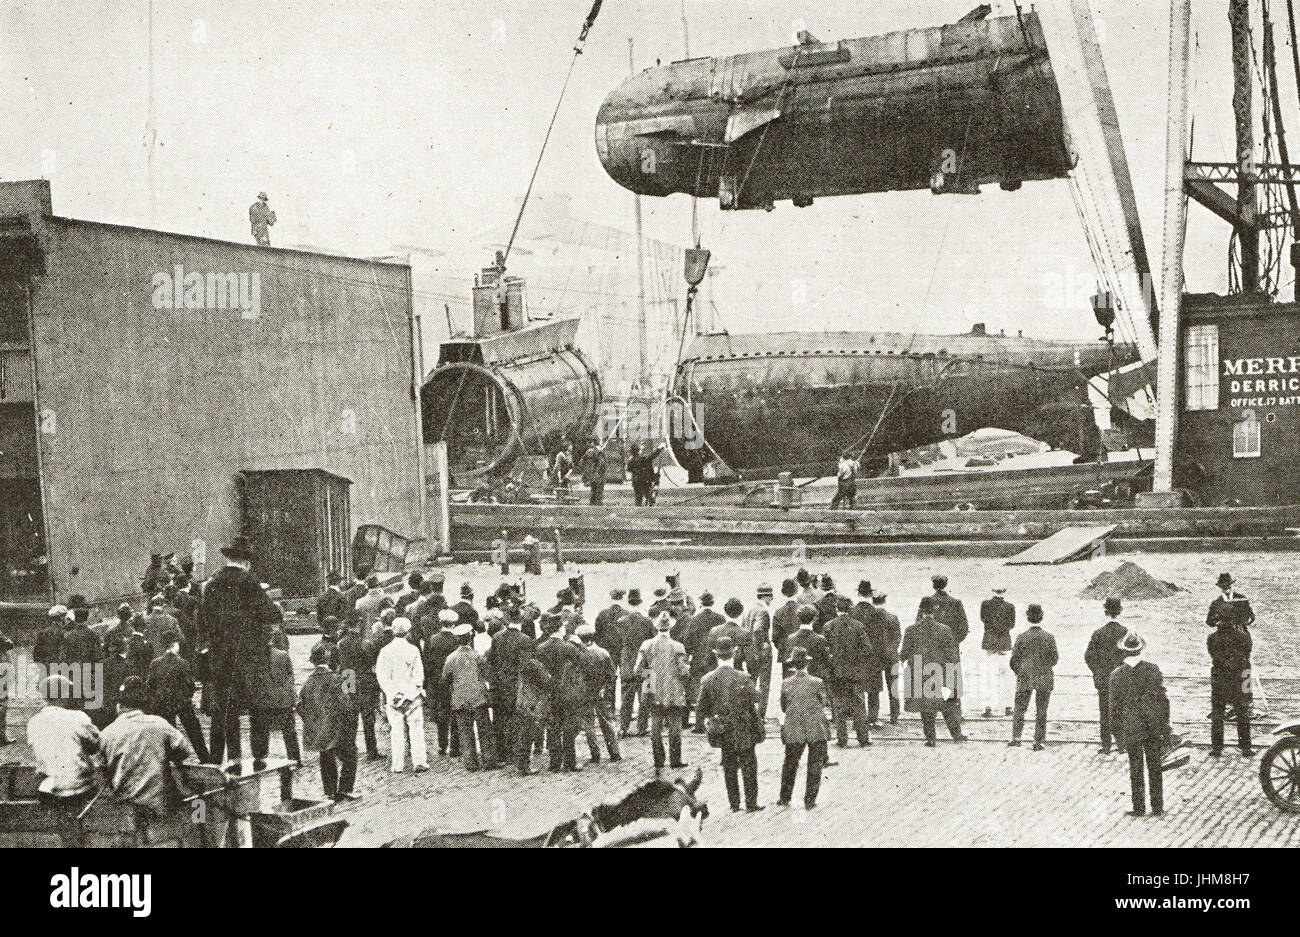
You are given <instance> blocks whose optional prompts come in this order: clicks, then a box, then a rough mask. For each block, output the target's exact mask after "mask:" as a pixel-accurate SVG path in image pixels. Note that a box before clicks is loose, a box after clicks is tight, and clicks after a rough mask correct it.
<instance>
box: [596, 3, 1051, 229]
mask: <svg viewBox="0 0 1300 937" xmlns="http://www.w3.org/2000/svg"><path fill="white" fill-rule="evenodd" d="M989 12H990V9H989V7H988V6H987V5H982V6H980V7H978V8H976V9H975V10H973V11H971V12H970V13H968V14H967V15H966V16H964V17H962V19H961V20H960V21H959V22H957V23H955V24H951V25H947V26H938V27H932V28H926V29H908V30H902V31H899V32H892V33H887V34H885V35H883V36H873V37H870V38H865V39H849V40H842V41H839V42H818V41H817V40H816V39H814V38H812V37H811V36H809V35H808V34H807V33H801V34H800V36H799V38H800V40H801V41H800V44H799V45H796V46H792V47H788V48H783V49H772V50H768V51H764V52H751V53H747V54H744V55H734V56H730V57H727V58H696V59H687V60H685V61H682V62H675V63H673V64H672V65H666V66H659V67H655V68H648V69H645V70H644V71H642V72H641V73H640V74H638V75H635V76H633V77H631V78H629V79H628V80H627V81H625V82H623V84H621V85H620V86H619V87H618V88H617V89H615V91H614V92H613V93H611V94H610V95H609V97H607V98H606V99H605V102H604V103H603V104H602V105H601V108H600V111H599V113H598V114H597V116H596V150H597V152H598V154H599V156H600V161H601V163H602V164H603V165H604V167H605V171H606V172H607V173H609V175H610V177H611V178H613V179H614V180H615V181H616V182H618V183H619V184H620V185H622V186H623V187H625V188H627V189H630V190H632V191H633V192H636V193H639V194H642V195H660V196H665V195H671V194H673V193H678V192H680V193H686V194H689V195H693V196H697V197H700V198H717V199H718V203H719V206H720V207H721V208H724V209H746V208H766V209H769V210H770V209H771V208H772V206H773V204H774V203H775V202H776V201H779V200H783V199H791V200H792V201H793V202H794V204H795V205H798V206H801V207H802V206H806V205H810V204H812V201H813V199H814V198H817V197H820V196H832V195H856V194H860V193H864V192H888V191H894V190H906V189H924V188H927V187H928V188H930V189H931V190H932V191H933V192H935V193H936V194H940V193H965V194H971V193H977V192H978V191H979V187H980V186H981V185H983V184H986V183H995V182H996V183H998V184H1000V185H1001V186H1002V187H1003V188H1004V189H1008V190H1014V189H1017V188H1019V187H1020V184H1021V183H1022V182H1024V181H1027V180H1040V179H1058V178H1063V177H1065V176H1066V174H1067V173H1068V172H1069V170H1070V169H1071V168H1072V167H1073V164H1074V157H1073V155H1072V154H1071V151H1070V147H1069V144H1068V142H1067V138H1066V132H1065V127H1064V123H1063V120H1062V114H1061V100H1060V94H1059V92H1058V90H1057V86H1056V80H1055V77H1054V75H1053V73H1052V67H1051V64H1050V63H1049V61H1048V54H1047V45H1046V42H1045V40H1044V37H1043V31H1042V27H1041V25H1040V24H1039V20H1038V16H1037V15H1036V14H1035V13H1032V12H1029V13H1019V14H1017V15H1015V16H1003V17H994V18H987V17H988V14H989Z"/></svg>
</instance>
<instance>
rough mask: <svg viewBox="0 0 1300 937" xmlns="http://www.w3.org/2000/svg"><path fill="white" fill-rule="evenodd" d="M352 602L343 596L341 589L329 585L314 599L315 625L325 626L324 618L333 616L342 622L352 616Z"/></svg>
mask: <svg viewBox="0 0 1300 937" xmlns="http://www.w3.org/2000/svg"><path fill="white" fill-rule="evenodd" d="M352 607H353V603H351V602H349V601H348V600H347V599H345V598H344V597H343V590H341V589H339V588H337V587H335V586H330V587H329V588H328V589H326V590H325V591H324V592H323V593H322V594H321V595H320V597H319V598H317V599H316V625H317V627H320V628H324V627H325V619H326V618H329V617H330V616H333V617H335V618H337V619H338V620H339V624H340V625H341V624H343V623H344V622H346V621H347V620H348V619H349V618H351V617H352Z"/></svg>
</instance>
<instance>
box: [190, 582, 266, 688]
mask: <svg viewBox="0 0 1300 937" xmlns="http://www.w3.org/2000/svg"><path fill="white" fill-rule="evenodd" d="M281 620H282V616H281V615H280V609H279V608H278V607H277V606H276V604H275V603H274V602H272V601H271V599H270V598H269V597H268V596H267V594H266V593H265V592H264V591H262V585H261V583H260V582H258V580H257V577H255V576H254V575H253V574H252V573H250V572H247V571H246V570H244V569H241V568H239V567H238V566H227V567H225V568H224V569H222V570H220V571H218V572H217V574H216V575H215V576H213V577H212V578H211V579H209V580H208V582H207V584H206V585H205V586H204V587H203V601H202V603H201V604H200V605H199V616H198V626H199V632H200V633H201V634H202V635H203V637H204V640H206V641H207V644H208V649H209V655H208V656H209V668H210V674H211V679H212V683H213V688H214V689H215V690H216V691H217V698H216V704H217V705H218V706H220V705H222V702H223V700H228V701H229V703H230V705H232V706H236V707H239V708H243V707H246V706H249V705H251V703H252V701H254V700H256V699H257V698H258V696H259V695H260V693H261V688H262V687H263V686H264V685H265V684H266V682H267V681H268V680H269V679H270V674H271V632H272V629H273V627H274V626H275V625H277V624H279V623H280V621H281Z"/></svg>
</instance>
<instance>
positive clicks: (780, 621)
mask: <svg viewBox="0 0 1300 937" xmlns="http://www.w3.org/2000/svg"><path fill="white" fill-rule="evenodd" d="M798 630H799V603H798V602H797V601H796V600H794V599H787V600H786V601H785V602H783V603H782V604H781V606H780V607H779V608H778V609H777V610H776V611H774V612H773V613H772V646H773V647H774V648H775V649H776V654H777V657H778V659H780V660H785V657H786V654H785V642H786V640H787V639H788V638H789V637H790V635H792V634H794V633H795V632H796V631H798Z"/></svg>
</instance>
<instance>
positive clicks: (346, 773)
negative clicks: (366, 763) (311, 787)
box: [289, 666, 357, 797]
mask: <svg viewBox="0 0 1300 937" xmlns="http://www.w3.org/2000/svg"><path fill="white" fill-rule="evenodd" d="M345 682H346V681H345V680H344V678H343V677H342V676H340V675H339V674H337V673H334V672H333V671H331V670H329V669H328V668H326V667H323V666H321V667H317V668H316V670H315V672H314V673H312V675H311V676H310V677H308V678H307V680H306V682H305V683H303V685H302V694H301V696H300V697H299V699H298V706H297V708H298V712H299V713H300V714H301V715H302V729H303V741H304V742H305V743H306V745H307V747H308V748H310V749H312V750H313V751H317V752H320V779H321V790H322V791H324V793H325V796H326V797H333V796H335V795H336V794H350V793H352V786H353V784H354V783H355V782H356V777H357V717H356V712H355V710H354V708H353V706H352V702H353V701H354V699H355V694H349V693H347V692H345V690H344V683H345ZM289 718H290V719H292V718H293V708H292V707H290V709H289Z"/></svg>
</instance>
